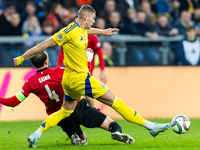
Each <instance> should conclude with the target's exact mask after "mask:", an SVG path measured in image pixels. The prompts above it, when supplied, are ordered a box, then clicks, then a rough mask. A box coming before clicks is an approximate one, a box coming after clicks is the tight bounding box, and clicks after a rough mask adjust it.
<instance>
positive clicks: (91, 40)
mask: <svg viewBox="0 0 200 150" xmlns="http://www.w3.org/2000/svg"><path fill="white" fill-rule="evenodd" d="M87 48H91V49H92V50H93V51H94V55H95V54H98V55H99V63H100V68H101V70H104V66H105V65H104V59H103V53H102V49H101V43H100V42H99V40H98V37H97V36H96V35H88V46H87ZM63 59H64V56H63V48H61V50H60V53H59V55H58V62H57V66H62V64H63ZM93 69H94V57H93V59H92V62H91V65H90V66H89V71H90V74H91V75H92V71H93Z"/></svg>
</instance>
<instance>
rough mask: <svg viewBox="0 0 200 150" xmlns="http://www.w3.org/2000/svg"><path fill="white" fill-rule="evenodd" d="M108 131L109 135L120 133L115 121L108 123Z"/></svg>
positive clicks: (119, 127) (120, 130)
mask: <svg viewBox="0 0 200 150" xmlns="http://www.w3.org/2000/svg"><path fill="white" fill-rule="evenodd" d="M109 131H110V132H111V133H113V132H119V133H122V128H121V126H120V125H119V124H118V123H117V122H116V121H113V122H111V123H110V126H109Z"/></svg>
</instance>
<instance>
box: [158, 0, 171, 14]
mask: <svg viewBox="0 0 200 150" xmlns="http://www.w3.org/2000/svg"><path fill="white" fill-rule="evenodd" d="M155 9H156V13H157V14H158V15H168V13H169V5H168V4H167V2H166V0H157V2H156V4H155Z"/></svg>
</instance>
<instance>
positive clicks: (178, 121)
mask: <svg viewBox="0 0 200 150" xmlns="http://www.w3.org/2000/svg"><path fill="white" fill-rule="evenodd" d="M189 129H190V120H189V119H188V117H186V116H185V115H177V116H175V117H174V118H173V119H172V130H173V131H174V132H176V133H178V134H183V133H186V132H187V131H188V130H189Z"/></svg>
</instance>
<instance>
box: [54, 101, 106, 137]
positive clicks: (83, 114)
mask: <svg viewBox="0 0 200 150" xmlns="http://www.w3.org/2000/svg"><path fill="white" fill-rule="evenodd" d="M105 119H106V115H105V114H103V113H102V112H100V111H99V110H97V109H96V108H94V107H90V106H88V104H87V102H86V100H85V99H82V100H81V101H80V102H78V103H77V105H76V108H75V110H74V112H73V113H72V114H71V115H70V116H69V117H67V118H65V119H63V120H61V121H60V122H59V124H58V125H59V126H61V127H62V129H63V130H64V131H65V132H66V133H67V134H68V136H69V135H71V134H73V133H74V132H75V133H76V132H77V130H79V131H80V130H81V129H80V126H79V125H83V126H85V127H88V128H95V127H100V126H101V124H102V123H103V122H104V120H105ZM69 137H70V136H69Z"/></svg>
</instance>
